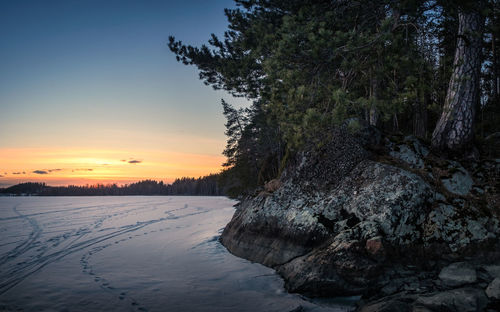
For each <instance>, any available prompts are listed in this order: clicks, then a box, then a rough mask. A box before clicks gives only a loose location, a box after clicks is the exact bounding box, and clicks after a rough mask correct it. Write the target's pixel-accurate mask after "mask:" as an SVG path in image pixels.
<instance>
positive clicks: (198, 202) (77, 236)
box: [0, 196, 348, 311]
mask: <svg viewBox="0 0 500 312" xmlns="http://www.w3.org/2000/svg"><path fill="white" fill-rule="evenodd" d="M234 204H235V202H234V201H232V200H230V199H227V198H225V197H184V196H179V197H165V196H161V197H160V196H148V197H145V196H144V197H142V196H134V197H128V196H124V197H0V310H1V311H5V310H7V311H11V310H12V311H17V310H24V311H290V310H293V309H295V308H297V307H298V306H303V307H304V308H305V310H307V311H326V310H327V311H332V310H333V311H344V310H346V309H348V308H347V307H342V306H338V305H337V304H334V303H332V302H329V301H322V302H320V303H318V302H314V303H313V302H310V301H308V300H305V299H304V298H302V297H300V296H298V295H293V294H288V293H286V291H285V290H284V289H283V281H282V279H281V278H280V277H279V276H278V275H276V274H275V273H274V271H273V270H271V269H269V268H266V267H264V266H261V265H259V264H255V263H251V262H249V261H246V260H243V259H240V258H237V257H235V256H233V255H231V254H230V253H229V252H228V251H227V250H226V249H225V248H224V246H222V245H221V244H220V243H219V241H218V237H219V235H220V234H221V232H222V229H223V228H224V226H225V225H226V224H227V222H229V220H230V219H231V217H232V215H233V212H234V208H233V207H232V206H233V205H234Z"/></svg>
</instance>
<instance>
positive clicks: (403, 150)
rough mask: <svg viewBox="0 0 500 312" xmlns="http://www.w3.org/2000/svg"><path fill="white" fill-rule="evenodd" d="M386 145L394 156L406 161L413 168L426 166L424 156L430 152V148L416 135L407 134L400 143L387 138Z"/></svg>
mask: <svg viewBox="0 0 500 312" xmlns="http://www.w3.org/2000/svg"><path fill="white" fill-rule="evenodd" d="M386 146H387V147H388V148H389V155H391V156H392V157H394V158H397V159H399V160H401V161H403V162H405V163H406V164H408V165H409V166H410V167H412V168H424V164H425V163H424V158H425V157H427V155H428V154H429V149H428V148H426V147H425V146H424V145H423V144H422V143H421V142H420V141H419V140H418V139H417V138H415V137H414V136H407V137H405V138H404V140H403V142H400V143H394V142H391V141H390V140H387V141H386Z"/></svg>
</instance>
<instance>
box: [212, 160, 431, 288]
mask: <svg viewBox="0 0 500 312" xmlns="http://www.w3.org/2000/svg"><path fill="white" fill-rule="evenodd" d="M431 200H432V193H431V188H430V186H429V185H428V184H427V183H426V182H425V181H424V180H423V179H422V178H420V177H419V176H418V175H416V174H413V173H411V172H408V171H405V170H403V169H400V168H397V167H394V166H391V165H388V164H382V163H378V162H374V161H371V160H363V161H361V162H360V163H359V164H358V165H357V166H356V167H355V168H354V169H353V170H352V171H351V172H350V174H349V175H348V176H346V177H345V179H344V180H343V181H342V183H340V184H339V185H338V186H337V187H336V188H334V189H333V190H330V191H327V192H322V191H318V192H314V193H304V192H302V191H301V189H300V187H299V186H297V185H296V184H294V183H292V181H290V180H289V181H288V182H285V183H284V184H283V186H282V187H281V188H280V189H278V190H276V191H275V192H274V193H273V194H270V195H269V194H261V195H260V196H257V197H255V198H249V199H247V200H245V201H243V203H242V204H241V206H240V208H239V209H238V210H237V211H236V212H235V215H234V217H233V219H232V220H231V222H230V223H229V224H228V225H227V226H226V228H225V229H224V232H223V234H222V237H221V241H222V243H223V244H224V245H225V246H226V247H227V248H228V249H229V250H230V251H231V252H232V253H234V254H235V255H238V256H241V257H244V258H246V259H250V260H252V261H256V262H260V263H263V264H265V265H268V266H271V267H278V266H281V267H280V268H279V272H280V273H281V274H282V275H283V276H284V277H285V280H286V281H287V287H288V289H290V290H292V291H299V292H303V293H309V294H316V295H318V294H323V295H327V294H331V293H337V294H339V293H343V294H352V293H359V292H364V291H368V289H369V288H370V287H371V286H372V285H373V283H375V281H376V279H377V276H379V275H380V273H381V272H382V271H381V270H380V263H382V262H383V260H384V258H385V256H386V252H389V251H390V250H393V249H394V248H396V247H401V248H408V250H410V249H412V248H413V244H414V243H415V242H417V241H420V240H421V239H422V230H421V227H422V225H423V223H424V221H425V215H426V214H427V212H428V211H427V210H428V209H429V208H428V204H429V203H430V201H431ZM385 245H387V247H388V248H385ZM386 249H387V250H386ZM360 267H363V270H359V268H360Z"/></svg>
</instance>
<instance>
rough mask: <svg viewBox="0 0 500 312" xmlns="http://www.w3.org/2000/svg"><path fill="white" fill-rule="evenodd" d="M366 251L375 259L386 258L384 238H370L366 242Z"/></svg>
mask: <svg viewBox="0 0 500 312" xmlns="http://www.w3.org/2000/svg"><path fill="white" fill-rule="evenodd" d="M365 248H366V251H368V253H369V254H370V255H372V256H375V257H379V256H381V257H383V256H385V249H384V244H383V243H382V237H380V236H377V237H374V238H370V239H369V240H367V241H366V245H365Z"/></svg>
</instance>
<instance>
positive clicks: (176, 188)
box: [0, 174, 224, 196]
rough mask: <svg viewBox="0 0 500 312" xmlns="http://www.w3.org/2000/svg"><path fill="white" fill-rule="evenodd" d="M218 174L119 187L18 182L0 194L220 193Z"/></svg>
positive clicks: (110, 185)
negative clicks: (168, 182) (169, 182)
mask: <svg viewBox="0 0 500 312" xmlns="http://www.w3.org/2000/svg"><path fill="white" fill-rule="evenodd" d="M218 177H219V176H218V175H217V174H211V175H208V176H205V177H200V178H197V179H195V178H180V179H176V180H175V181H174V182H173V183H172V184H164V183H163V182H162V181H160V182H158V181H154V180H144V181H139V182H136V183H131V184H126V185H122V186H119V185H117V184H106V185H104V184H95V185H85V186H77V185H69V186H49V185H47V184H45V183H34V182H27V183H20V184H16V185H14V186H11V187H8V188H5V189H0V194H2V193H3V194H13V195H38V196H106V195H114V196H120V195H203V196H220V195H224V192H223V190H222V188H220V187H219V185H218Z"/></svg>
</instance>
